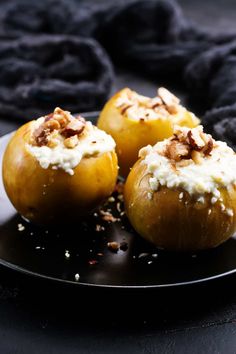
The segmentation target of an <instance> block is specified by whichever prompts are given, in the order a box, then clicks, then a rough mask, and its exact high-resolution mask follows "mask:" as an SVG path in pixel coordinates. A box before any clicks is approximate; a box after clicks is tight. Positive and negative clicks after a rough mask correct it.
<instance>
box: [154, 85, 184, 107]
mask: <svg viewBox="0 0 236 354" xmlns="http://www.w3.org/2000/svg"><path fill="white" fill-rule="evenodd" d="M157 94H158V96H159V97H160V98H161V99H162V101H163V102H164V104H165V105H167V106H172V105H176V104H179V102H180V100H179V99H178V98H177V97H176V96H174V95H173V94H172V93H171V92H170V91H168V90H167V89H165V88H164V87H160V88H159V89H158V90H157Z"/></svg>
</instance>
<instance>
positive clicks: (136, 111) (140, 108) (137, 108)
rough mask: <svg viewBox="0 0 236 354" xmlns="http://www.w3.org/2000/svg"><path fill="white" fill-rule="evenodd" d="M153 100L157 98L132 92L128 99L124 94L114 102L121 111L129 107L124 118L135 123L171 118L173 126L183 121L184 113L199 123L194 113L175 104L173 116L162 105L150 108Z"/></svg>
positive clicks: (153, 102)
mask: <svg viewBox="0 0 236 354" xmlns="http://www.w3.org/2000/svg"><path fill="white" fill-rule="evenodd" d="M155 99H158V96H157V97H154V98H153V99H151V98H149V97H146V96H142V95H139V94H137V93H136V92H134V91H132V96H131V97H130V98H129V97H127V94H126V93H123V94H122V95H121V96H119V97H118V98H117V100H116V102H115V106H116V107H117V108H121V109H122V107H125V106H129V105H130V107H128V108H127V109H126V116H127V117H128V118H129V119H131V120H135V121H139V120H140V119H144V120H167V119H170V117H171V120H172V121H173V124H175V123H178V122H179V120H180V119H181V118H183V119H184V117H185V115H186V113H188V114H189V115H190V116H191V117H192V119H193V120H196V124H197V123H199V122H200V120H199V119H198V118H197V117H196V116H195V115H194V113H192V112H189V111H187V109H186V108H185V107H183V106H182V105H180V104H175V107H176V109H177V113H173V114H171V113H169V112H168V111H167V109H165V106H164V105H160V106H157V107H156V108H152V107H151V106H152V105H154V104H155Z"/></svg>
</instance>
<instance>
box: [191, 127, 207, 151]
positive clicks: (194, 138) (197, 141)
mask: <svg viewBox="0 0 236 354" xmlns="http://www.w3.org/2000/svg"><path fill="white" fill-rule="evenodd" d="M187 135H188V138H189V143H190V146H191V147H192V148H193V149H194V150H196V151H200V150H202V148H203V147H204V146H205V142H204V140H203V139H202V138H201V136H200V134H199V132H198V131H197V130H196V129H190V130H189V131H188V134H187Z"/></svg>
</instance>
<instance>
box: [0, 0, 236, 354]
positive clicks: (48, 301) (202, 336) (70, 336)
mask: <svg viewBox="0 0 236 354" xmlns="http://www.w3.org/2000/svg"><path fill="white" fill-rule="evenodd" d="M94 1H95V0H93V1H92V0H90V1H86V2H87V3H88V2H90V3H93V2H94ZM104 2H108V1H101V3H104ZM96 3H98V1H97V2H96ZM179 4H180V5H181V6H182V8H183V9H184V12H185V14H186V15H187V16H188V17H189V18H191V19H193V20H194V21H196V22H198V23H199V24H200V25H201V26H203V27H205V28H208V29H209V30H211V31H213V32H215V33H218V32H220V31H228V32H235V31H236V25H235V23H236V21H235V20H236V2H235V1H233V0H227V1H226V0H224V1H223V0H215V1H214V0H205V1H188V0H182V1H179ZM116 74H117V75H116V81H115V84H114V87H113V89H112V93H113V92H115V91H116V90H118V89H119V88H122V87H124V86H129V87H131V88H134V89H137V91H139V92H140V93H144V94H147V95H154V94H155V91H156V86H155V85H154V84H153V83H152V82H151V81H146V80H144V79H143V78H141V77H137V76H134V75H133V74H131V73H128V72H124V71H122V72H121V71H116ZM4 118H5V119H4ZM18 125H19V123H13V122H11V123H10V122H8V121H7V117H2V119H1V120H0V135H3V134H5V133H7V132H8V131H11V130H13V129H15V128H16V127H17V126H18ZM235 284H236V277H235V276H230V277H228V278H227V279H221V280H218V281H214V282H211V283H209V284H204V285H199V286H194V287H193V286H190V287H186V288H183V289H175V290H171V291H164V290H162V291H160V290H158V289H157V291H149V290H143V291H137V290H135V291H130V290H129V291H128V290H125V291H118V290H117V289H113V290H109V291H108V290H100V291H99V290H97V291H89V292H88V291H85V290H78V291H77V290H75V289H72V288H70V287H69V286H68V287H63V286H62V285H56V284H51V283H47V282H46V281H42V280H37V279H34V278H30V277H27V276H24V275H20V274H17V273H15V272H13V271H9V270H6V269H4V268H2V267H1V268H0V353H122V352H129V353H236V286H235ZM135 301H137V305H136V304H135V303H134V302H135ZM83 311H84V313H83Z"/></svg>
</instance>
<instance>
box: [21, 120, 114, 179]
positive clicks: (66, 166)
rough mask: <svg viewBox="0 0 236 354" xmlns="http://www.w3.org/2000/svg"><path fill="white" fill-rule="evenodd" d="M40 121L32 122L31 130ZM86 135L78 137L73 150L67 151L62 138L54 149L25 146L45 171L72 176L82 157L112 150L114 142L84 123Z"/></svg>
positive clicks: (102, 132)
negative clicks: (50, 170) (56, 170)
mask: <svg viewBox="0 0 236 354" xmlns="http://www.w3.org/2000/svg"><path fill="white" fill-rule="evenodd" d="M42 122H43V121H42V119H41V118H39V119H38V120H37V121H34V122H32V123H33V124H32V130H34V129H35V128H37V127H38V126H39V125H40V124H41V123H42ZM85 129H86V134H81V136H79V143H78V145H77V146H75V147H74V148H73V149H68V148H66V147H65V146H64V144H63V140H64V139H63V138H61V139H58V142H59V144H58V145H57V146H56V147H55V148H49V147H48V146H32V145H30V144H27V145H26V148H27V150H28V151H29V152H30V154H31V155H33V156H34V157H35V158H36V159H37V161H38V162H39V164H40V166H41V167H42V168H44V169H47V168H48V167H49V166H52V168H53V169H62V170H64V171H65V172H67V173H68V174H70V175H73V174H74V168H75V167H76V166H77V165H78V164H79V163H80V161H81V159H82V158H83V157H87V156H94V155H101V154H103V153H106V152H109V151H112V150H114V148H115V141H114V140H113V138H112V137H111V136H110V135H108V134H106V133H105V132H104V131H103V130H100V129H98V128H97V127H95V126H94V125H92V123H91V122H86V128H85Z"/></svg>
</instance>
